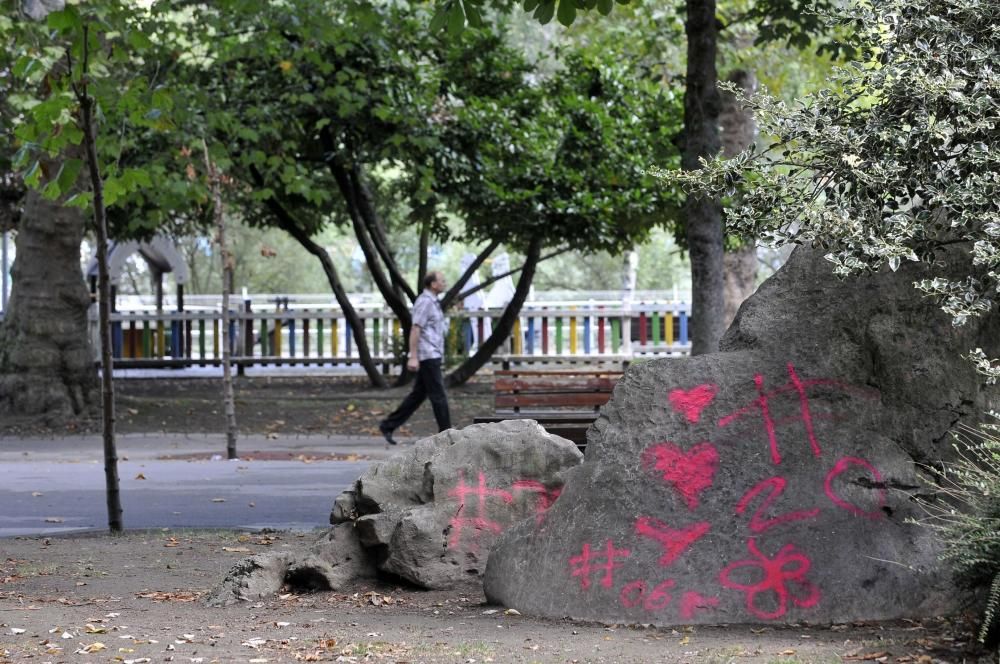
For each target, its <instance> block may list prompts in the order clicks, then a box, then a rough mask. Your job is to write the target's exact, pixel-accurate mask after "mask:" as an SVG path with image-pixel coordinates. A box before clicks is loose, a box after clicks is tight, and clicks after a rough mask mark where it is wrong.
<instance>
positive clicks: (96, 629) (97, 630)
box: [83, 623, 108, 634]
mask: <svg viewBox="0 0 1000 664" xmlns="http://www.w3.org/2000/svg"><path fill="white" fill-rule="evenodd" d="M83 631H84V632H86V633H87V634H107V633H108V630H106V629H104V628H103V627H101V626H100V625H91V624H90V623H87V624H86V625H85V626H84V628H83Z"/></svg>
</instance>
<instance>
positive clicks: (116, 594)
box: [0, 378, 991, 664]
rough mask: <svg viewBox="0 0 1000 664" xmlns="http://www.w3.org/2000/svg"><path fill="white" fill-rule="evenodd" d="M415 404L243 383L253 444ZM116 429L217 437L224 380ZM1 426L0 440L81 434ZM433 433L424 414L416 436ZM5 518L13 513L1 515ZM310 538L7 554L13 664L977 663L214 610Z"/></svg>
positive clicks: (189, 537) (90, 540)
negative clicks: (254, 565)
mask: <svg viewBox="0 0 1000 664" xmlns="http://www.w3.org/2000/svg"><path fill="white" fill-rule="evenodd" d="M405 392H406V388H396V389H392V390H388V391H378V390H371V389H370V388H368V387H367V386H366V384H365V383H364V382H363V381H357V380H351V379H334V378H254V379H252V380H242V381H240V382H239V384H238V391H237V400H238V402H237V408H238V415H239V421H240V427H241V430H242V431H243V432H245V433H247V432H250V433H259V434H268V433H276V434H287V433H312V434H323V433H341V434H372V435H377V429H376V427H377V423H378V420H379V419H380V418H381V417H382V416H384V414H385V413H386V412H388V411H389V410H391V409H392V408H394V407H395V405H396V404H397V403H398V402H399V400H400V399H402V397H403V395H404V394H405ZM450 397H451V405H452V413H453V420H454V422H455V423H456V425H458V426H464V425H466V424H470V423H471V422H472V418H473V417H474V416H475V415H478V414H483V413H489V412H491V411H492V395H491V385H490V380H489V379H488V378H484V379H481V380H480V381H479V382H476V383H473V384H471V385H467V386H465V387H462V388H459V389H454V390H451V392H450ZM117 399H118V413H119V422H118V430H119V431H121V432H124V433H131V432H157V431H168V432H177V433H212V432H219V431H220V430H221V428H222V417H221V415H220V413H221V409H220V408H219V386H218V382H217V381H214V380H197V379H180V380H178V379H172V380H143V379H130V380H127V381H124V380H123V381H118V397H117ZM97 426H98V425H97V423H96V422H92V421H91V422H87V421H84V422H75V423H70V424H69V425H63V426H60V427H58V428H55V429H53V428H47V427H45V426H43V425H41V424H39V423H38V422H37V421H32V420H24V421H13V420H10V419H6V420H4V421H0V434H6V435H19V434H36V435H37V434H40V433H41V434H50V435H56V436H60V435H66V434H72V433H80V432H83V431H88V430H89V431H94V430H95V429H96V427H97ZM435 430H436V426H435V425H434V422H433V417H432V415H431V412H430V408H429V407H425V408H422V409H421V410H420V411H419V412H418V413H417V415H416V416H415V417H414V418H413V420H411V422H410V424H409V426H408V427H407V429H406V430H403V431H401V432H400V434H401V435H402V436H423V435H427V434H430V433H432V432H434V431H435ZM2 508H3V506H2V505H0V509H2ZM309 540H310V536H303V535H296V534H289V533H253V534H249V533H240V532H233V531H198V532H195V531H156V532H133V533H129V534H127V535H125V536H122V537H110V536H108V535H101V534H96V535H82V536H72V537H63V538H55V537H52V538H16V539H0V664H7V663H12V664H13V663H17V664H20V663H22V662H39V663H41V662H52V663H56V662H116V663H122V662H124V663H131V664H140V663H144V662H184V663H188V662H192V663H199V662H200V663H203V664H209V663H212V662H252V663H255V664H256V663H263V662H302V661H304V662H310V661H312V662H338V661H339V662H375V661H378V662H398V663H403V662H412V663H416V662H462V663H467V664H474V663H479V662H699V663H700V662H704V663H723V662H767V663H769V664H770V663H774V664H793V663H797V662H810V663H811V662H819V663H823V662H831V663H832V662H842V661H874V662H900V663H902V662H919V663H921V664H928V663H931V662H972V661H980V660H982V661H991V660H990V659H989V658H987V657H986V656H985V655H983V654H982V653H981V652H979V651H977V650H976V649H975V648H974V647H973V646H972V639H971V636H970V634H969V631H968V627H967V626H966V625H965V624H964V623H955V622H949V621H945V620H940V621H928V622H925V623H914V622H900V623H891V624H852V625H834V626H825V627H813V626H808V625H792V626H786V627H763V628H761V627H751V626H728V627H727V626H719V627H711V628H706V627H698V628H696V629H694V628H677V629H657V628H644V627H622V626H613V625H612V626H608V625H593V624H580V623H573V622H570V621H551V620H539V619H535V618H530V617H526V616H520V615H511V614H508V613H506V612H505V611H504V610H503V609H502V608H500V607H491V606H487V605H485V603H484V602H485V599H484V597H483V596H482V591H481V589H478V588H471V589H465V590H456V591H450V592H425V591H417V590H414V589H411V588H399V587H396V586H393V585H384V584H383V585H371V584H368V585H358V586H357V587H355V588H350V589H348V590H346V591H343V592H336V593H330V592H327V593H317V594H311V595H298V594H291V593H285V594H282V595H279V596H276V597H274V598H272V599H270V600H268V601H265V602H260V603H255V604H245V605H238V606H234V607H230V608H226V609H214V608H208V607H206V606H205V605H204V604H203V603H202V602H201V598H202V597H203V596H204V594H205V593H206V592H207V591H208V590H209V589H210V588H212V587H213V586H214V585H215V584H216V583H218V582H219V581H220V580H221V578H222V577H223V575H224V574H225V572H226V571H227V570H228V569H229V567H230V566H231V565H232V564H233V563H235V562H236V561H237V560H239V559H240V558H242V557H244V556H247V555H249V554H251V553H258V552H264V551H271V550H276V549H280V548H282V547H296V548H298V547H303V546H306V545H307V544H308V543H309Z"/></svg>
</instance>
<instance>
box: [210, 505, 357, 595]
mask: <svg viewBox="0 0 1000 664" xmlns="http://www.w3.org/2000/svg"><path fill="white" fill-rule="evenodd" d="M354 530H355V528H354V524H352V523H343V524H339V525H337V526H335V527H333V528H331V529H330V530H328V531H327V532H325V533H324V534H323V535H322V536H321V537H320V538H319V539H317V540H316V541H315V542H313V543H312V544H311V545H310V546H309V548H307V549H306V550H305V551H299V552H295V551H282V552H277V553H269V554H260V555H256V556H250V557H247V558H243V559H242V560H240V561H239V562H237V563H236V564H235V565H233V566H232V568H230V570H229V572H228V573H227V574H226V576H225V577H224V578H223V580H222V581H221V583H220V584H219V585H218V586H217V587H216V588H214V589H213V590H212V591H211V592H210V593H209V594H208V596H207V597H206V602H207V603H208V604H210V605H213V606H226V605H229V604H233V603H235V602H238V601H255V600H258V599H262V598H264V597H268V596H270V595H273V594H274V593H276V592H278V591H279V590H280V589H281V588H282V587H286V586H287V587H289V588H291V589H293V590H339V589H340V588H342V587H344V586H346V585H347V584H348V583H349V582H350V581H353V580H354V579H359V578H374V577H375V566H374V564H373V563H372V561H371V560H370V559H369V558H368V556H367V555H366V552H365V550H364V549H363V547H362V546H361V543H360V542H359V540H358V537H357V534H356V533H355V532H354Z"/></svg>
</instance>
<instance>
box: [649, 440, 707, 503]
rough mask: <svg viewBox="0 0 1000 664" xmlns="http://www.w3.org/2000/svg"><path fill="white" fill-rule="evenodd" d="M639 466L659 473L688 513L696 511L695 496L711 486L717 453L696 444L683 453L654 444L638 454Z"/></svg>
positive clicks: (696, 500)
mask: <svg viewBox="0 0 1000 664" xmlns="http://www.w3.org/2000/svg"><path fill="white" fill-rule="evenodd" d="M642 465H643V467H645V468H646V469H655V470H658V471H660V472H661V473H663V481H665V482H668V483H670V484H672V485H673V486H674V488H675V489H677V492H678V493H680V494H681V497H682V498H683V499H684V502H685V503H687V506H688V509H689V510H693V509H695V508H696V507H698V494H699V493H701V492H702V491H704V490H705V489H707V488H708V487H710V486H712V480H713V478H714V477H715V471H716V470H718V468H719V453H718V451H717V450H716V449H715V446H714V445H712V444H711V443H707V442H706V443H699V444H697V445H695V446H694V447H692V448H691V449H689V450H688V451H687V452H685V451H684V450H682V449H680V448H679V447H677V446H676V445H674V444H673V443H669V442H666V443H658V444H656V445H652V446H650V447H648V448H647V449H646V450H645V451H644V452H643V453H642Z"/></svg>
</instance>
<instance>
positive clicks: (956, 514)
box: [918, 413, 1000, 648]
mask: <svg viewBox="0 0 1000 664" xmlns="http://www.w3.org/2000/svg"><path fill="white" fill-rule="evenodd" d="M990 416H991V417H993V418H994V419H997V418H1000V415H998V414H997V413H990ZM953 436H954V438H955V449H956V450H957V452H958V460H957V461H953V462H949V463H946V464H944V465H943V467H942V469H940V470H938V469H934V470H933V472H934V475H935V478H936V480H937V485H938V486H937V487H936V488H937V490H938V491H939V496H940V498H941V500H939V501H935V502H928V501H921V504H922V506H923V507H924V509H925V510H926V512H927V518H925V519H923V520H921V521H919V522H918V523H920V525H923V526H925V527H928V528H930V529H932V530H933V531H934V532H935V533H936V535H937V537H938V538H939V539H940V541H941V542H942V544H943V545H944V552H943V553H942V554H941V560H943V561H945V562H947V563H948V564H949V565H950V566H951V568H952V570H953V572H954V574H955V580H956V582H957V583H958V584H959V586H960V587H962V588H964V589H967V590H971V591H974V592H982V591H983V590H985V591H986V606H985V609H984V612H983V616H982V624H981V627H980V630H979V634H978V638H979V640H980V641H981V642H983V643H985V644H986V645H987V646H989V647H991V648H995V647H996V646H997V645H998V641H1000V425H998V424H996V423H984V424H981V425H980V426H979V427H978V428H972V427H964V428H962V429H961V430H959V431H958V432H955V433H953Z"/></svg>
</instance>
